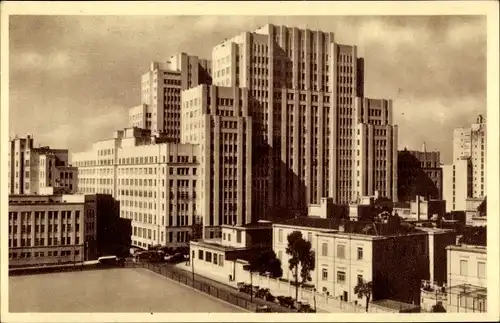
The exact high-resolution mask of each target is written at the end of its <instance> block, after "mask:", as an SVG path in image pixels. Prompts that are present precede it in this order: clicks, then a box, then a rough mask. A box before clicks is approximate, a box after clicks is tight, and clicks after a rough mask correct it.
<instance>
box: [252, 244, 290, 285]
mask: <svg viewBox="0 0 500 323" xmlns="http://www.w3.org/2000/svg"><path fill="white" fill-rule="evenodd" d="M247 268H248V270H249V271H252V272H258V273H259V274H264V273H269V274H270V276H271V277H272V278H279V277H281V276H283V269H282V268H281V261H280V260H279V259H278V258H277V257H276V253H275V252H274V250H272V249H266V250H264V251H262V252H256V253H254V254H252V256H251V258H250V259H249V266H248V267H247Z"/></svg>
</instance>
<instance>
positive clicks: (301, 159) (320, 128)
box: [212, 25, 397, 218]
mask: <svg viewBox="0 0 500 323" xmlns="http://www.w3.org/2000/svg"><path fill="white" fill-rule="evenodd" d="M212 63H213V84H215V85H220V86H238V87H245V88H247V89H248V91H249V107H248V110H249V114H250V115H251V116H252V118H253V123H254V129H253V132H254V138H253V140H254V143H253V145H254V147H255V148H254V151H258V152H260V155H259V158H258V159H256V164H255V166H254V168H253V181H254V185H253V186H254V191H253V199H254V201H258V203H255V204H254V211H253V214H254V216H256V217H261V218H265V217H267V216H269V215H270V214H271V213H272V212H270V210H272V208H274V207H283V206H286V207H288V206H289V207H290V208H297V209H299V210H300V211H301V212H302V213H304V214H305V212H307V205H308V204H309V203H319V201H320V199H321V197H333V198H334V201H335V202H336V203H342V202H343V203H347V202H350V201H351V200H352V199H353V197H354V196H356V194H355V192H357V187H356V186H355V185H354V184H353V183H354V182H353V181H354V178H355V177H354V175H353V171H354V163H355V159H354V157H355V156H356V154H357V146H356V145H355V139H354V138H355V131H354V130H355V127H356V125H357V124H358V123H359V121H357V122H354V121H353V119H354V116H355V114H354V101H355V98H356V97H363V95H364V93H363V82H364V80H363V70H364V61H363V59H362V58H359V57H358V56H357V48H356V46H347V45H342V44H338V43H336V42H335V37H334V34H333V33H325V32H321V31H311V30H302V29H298V28H289V27H285V26H274V25H266V26H264V27H262V28H260V29H258V30H255V31H253V32H245V33H242V34H240V35H238V36H236V37H233V38H231V39H228V40H225V41H224V42H222V43H221V44H219V45H217V46H215V47H214V48H213V51H212ZM391 118H392V117H388V118H387V119H386V120H390V119H391ZM381 126H382V125H381ZM393 130H395V129H393ZM392 132H393V131H392V130H391V131H389V130H387V134H385V135H383V136H382V137H384V138H385V139H382V138H380V139H377V140H374V141H370V142H369V144H375V145H376V144H379V143H380V144H381V147H383V149H385V150H388V149H392V147H391V145H392V142H393V140H392V138H389V139H387V138H388V137H389V136H390V133H392ZM394 132H395V131H394ZM382 140H386V141H387V142H383V141H382ZM389 147H391V148H389ZM377 150H378V148H377V149H375V151H377ZM391 155H392V156H391ZM393 155H394V154H392V152H391V154H388V155H385V159H390V158H397V156H393ZM394 163H395V159H393V160H392V162H391V163H386V165H385V168H384V166H381V167H383V170H384V171H386V174H385V176H384V179H386V178H389V179H390V180H393V178H394V176H393V175H392V172H393V169H395V167H393V166H392V165H393V164H394ZM374 185H376V184H375V183H374ZM384 185H386V186H387V191H388V192H389V193H390V194H391V195H390V196H389V198H391V199H393V198H394V196H393V191H394V189H393V186H394V185H392V182H391V183H389V184H384ZM270 208H271V209H270Z"/></svg>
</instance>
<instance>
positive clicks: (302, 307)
mask: <svg viewBox="0 0 500 323" xmlns="http://www.w3.org/2000/svg"><path fill="white" fill-rule="evenodd" d="M297 308H298V310H299V313H316V311H315V310H314V309H313V308H312V307H311V305H309V304H307V303H301V304H300V305H299V306H298V307H297Z"/></svg>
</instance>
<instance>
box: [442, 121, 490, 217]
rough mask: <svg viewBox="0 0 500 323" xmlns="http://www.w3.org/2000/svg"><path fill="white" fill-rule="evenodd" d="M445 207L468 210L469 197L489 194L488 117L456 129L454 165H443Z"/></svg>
mask: <svg viewBox="0 0 500 323" xmlns="http://www.w3.org/2000/svg"><path fill="white" fill-rule="evenodd" d="M443 195H444V199H445V200H446V210H447V211H448V212H449V211H466V208H467V206H466V203H467V202H466V200H467V198H484V197H485V196H486V119H485V118H484V117H483V116H482V115H479V116H478V117H477V120H476V123H474V124H472V125H471V126H470V127H468V128H457V129H455V130H454V131H453V164H451V165H446V166H444V167H443Z"/></svg>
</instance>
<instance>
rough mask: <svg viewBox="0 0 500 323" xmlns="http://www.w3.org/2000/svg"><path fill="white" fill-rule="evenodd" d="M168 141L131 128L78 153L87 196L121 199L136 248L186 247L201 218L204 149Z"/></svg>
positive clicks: (76, 157)
mask: <svg viewBox="0 0 500 323" xmlns="http://www.w3.org/2000/svg"><path fill="white" fill-rule="evenodd" d="M166 141H169V138H168V135H166V134H156V135H152V134H151V131H149V130H145V129H138V128H126V129H124V130H120V131H116V132H115V134H114V138H113V139H110V140H105V141H99V142H96V143H94V144H93V146H92V148H91V150H89V151H87V152H82V153H75V154H73V160H74V164H75V166H77V167H78V168H79V170H80V176H79V183H81V186H80V190H81V192H82V193H86V194H110V195H112V196H113V197H114V198H115V199H117V200H118V201H119V203H120V216H121V217H122V218H125V219H129V220H131V222H132V245H133V246H136V247H141V248H148V247H151V246H154V245H158V244H161V245H170V246H174V247H176V246H186V245H187V243H188V242H189V238H190V234H191V226H192V224H193V219H194V218H195V216H196V214H197V209H196V203H195V201H196V199H197V197H196V189H195V188H196V186H197V167H198V155H199V149H198V147H197V146H196V145H191V144H179V143H171V142H166Z"/></svg>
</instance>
